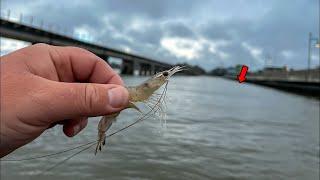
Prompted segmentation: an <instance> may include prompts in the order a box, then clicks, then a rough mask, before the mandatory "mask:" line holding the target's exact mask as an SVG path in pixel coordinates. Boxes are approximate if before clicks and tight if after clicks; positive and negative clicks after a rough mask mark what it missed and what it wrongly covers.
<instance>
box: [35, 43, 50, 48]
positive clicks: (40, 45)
mask: <svg viewBox="0 0 320 180" xmlns="http://www.w3.org/2000/svg"><path fill="white" fill-rule="evenodd" d="M33 47H37V48H49V47H50V45H49V44H46V43H36V44H34V45H33Z"/></svg>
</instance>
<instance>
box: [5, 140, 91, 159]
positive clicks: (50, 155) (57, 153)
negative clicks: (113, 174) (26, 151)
mask: <svg viewBox="0 0 320 180" xmlns="http://www.w3.org/2000/svg"><path fill="white" fill-rule="evenodd" d="M96 142H97V141H91V142H88V143H86V144H82V145H80V146H76V147H73V148H70V149H66V150H63V151H60V152H56V153H52V154H46V155H41V156H34V157H28V158H22V159H1V160H0V161H1V162H16V161H28V160H34V159H41V158H46V157H52V156H56V155H59V154H62V153H66V152H69V151H72V150H75V149H78V148H81V147H84V146H87V145H89V144H95V143H96Z"/></svg>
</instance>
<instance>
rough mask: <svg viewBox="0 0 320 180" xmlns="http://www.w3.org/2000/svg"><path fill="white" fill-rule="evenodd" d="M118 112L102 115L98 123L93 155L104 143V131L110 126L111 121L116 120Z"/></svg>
mask: <svg viewBox="0 0 320 180" xmlns="http://www.w3.org/2000/svg"><path fill="white" fill-rule="evenodd" d="M118 115H119V113H114V114H111V115H107V116H103V117H102V118H101V120H100V121H99V125H98V143H97V146H96V150H95V153H94V154H95V155H96V154H97V152H98V150H99V151H101V149H102V146H104V145H105V144H106V132H107V131H108V129H109V128H110V127H111V125H112V123H113V122H114V121H115V120H116V118H117V116H118Z"/></svg>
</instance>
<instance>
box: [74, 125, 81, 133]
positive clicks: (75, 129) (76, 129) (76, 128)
mask: <svg viewBox="0 0 320 180" xmlns="http://www.w3.org/2000/svg"><path fill="white" fill-rule="evenodd" d="M80 130H81V127H80V124H77V125H75V126H74V127H73V135H76V134H78V133H79V132H80Z"/></svg>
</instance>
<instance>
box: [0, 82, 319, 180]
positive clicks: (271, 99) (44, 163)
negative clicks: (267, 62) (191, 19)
mask: <svg viewBox="0 0 320 180" xmlns="http://www.w3.org/2000/svg"><path fill="white" fill-rule="evenodd" d="M124 79H125V81H126V83H127V84H131V85H132V84H137V83H140V82H142V81H143V80H144V79H145V78H144V77H124ZM137 117H138V113H136V112H135V111H132V110H127V111H124V112H123V113H121V115H120V117H119V118H118V121H117V123H115V124H114V125H113V126H112V128H111V130H110V132H114V131H116V130H117V129H120V128H121V127H124V126H125V125H127V124H129V123H130V122H133V121H134V120H136V119H137ZM98 119H99V118H91V119H90V121H89V124H88V127H87V128H86V129H85V130H84V131H83V132H81V133H80V135H78V136H76V137H74V138H67V137H65V136H64V135H63V134H62V130H61V127H55V128H53V129H51V130H49V131H47V132H46V133H44V134H43V135H42V136H41V137H40V138H38V139H37V140H35V141H34V142H32V143H30V144H28V145H27V146H25V147H22V148H21V149H18V150H17V151H15V152H14V153H12V154H10V155H9V156H7V157H5V158H4V159H10V158H11V159H13V158H26V157H32V156H38V155H45V154H50V153H55V152H59V151H62V150H64V149H68V148H71V147H74V146H77V145H81V144H84V143H86V142H90V141H93V140H95V139H96V134H97V131H96V126H97V122H98ZM76 151H79V149H77V150H76ZM76 151H72V152H67V153H63V154H60V155H57V156H54V157H48V158H43V159H37V160H29V161H23V162H1V180H7V179H15V180H19V179H23V180H28V179H30V180H37V179H59V180H71V179H77V180H78V179H258V180H260V179H303V180H309V179H310V180H312V179H318V177H319V100H317V99H312V98H308V97H304V96H299V95H295V94H290V93H286V92H282V91H278V90H274V89H270V88H266V87H261V86H256V85H252V84H246V83H244V84H239V83H237V82H234V81H230V80H225V79H220V78H215V77H203V76H199V77H184V76H177V77H174V78H172V79H171V82H170V84H169V86H168V100H167V125H166V126H162V124H161V123H160V122H159V120H157V119H153V118H150V119H147V120H145V121H143V122H141V123H139V124H136V125H135V126H133V127H131V128H129V129H127V130H126V131H122V132H121V133H119V134H116V135H114V136H112V137H110V138H109V139H108V141H107V145H106V147H105V148H104V149H103V150H102V152H101V153H99V154H97V156H95V155H94V147H92V148H91V149H88V150H86V151H84V152H82V153H80V154H78V155H76V156H74V157H73V158H71V159H69V160H68V161H66V162H64V163H62V164H61V165H59V166H57V167H56V168H54V169H51V170H49V171H46V169H47V168H49V167H51V166H52V165H54V164H55V163H57V162H61V161H62V160H63V159H64V158H67V157H68V156H70V155H71V154H72V153H74V152H76Z"/></svg>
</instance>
